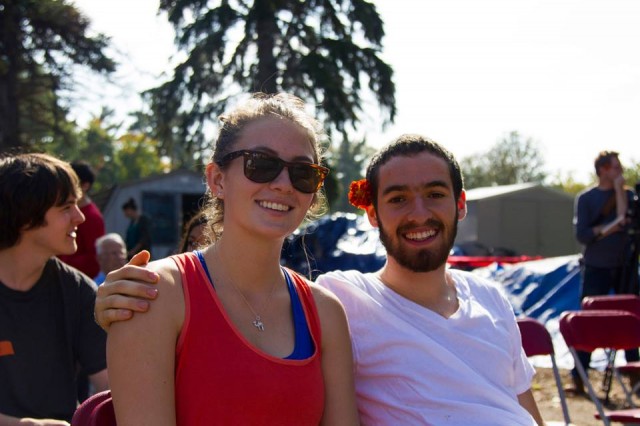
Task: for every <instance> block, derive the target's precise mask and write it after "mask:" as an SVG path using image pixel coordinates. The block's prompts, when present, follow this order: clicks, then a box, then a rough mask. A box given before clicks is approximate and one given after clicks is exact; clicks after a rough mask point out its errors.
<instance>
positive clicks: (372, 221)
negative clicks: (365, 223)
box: [367, 204, 378, 228]
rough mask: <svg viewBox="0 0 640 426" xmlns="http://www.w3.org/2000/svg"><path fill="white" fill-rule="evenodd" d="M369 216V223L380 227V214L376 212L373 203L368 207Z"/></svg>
mask: <svg viewBox="0 0 640 426" xmlns="http://www.w3.org/2000/svg"><path fill="white" fill-rule="evenodd" d="M367 217H368V218H369V223H370V224H371V226H373V227H374V228H377V227H378V215H377V213H376V209H375V207H373V204H371V205H370V206H369V207H367Z"/></svg>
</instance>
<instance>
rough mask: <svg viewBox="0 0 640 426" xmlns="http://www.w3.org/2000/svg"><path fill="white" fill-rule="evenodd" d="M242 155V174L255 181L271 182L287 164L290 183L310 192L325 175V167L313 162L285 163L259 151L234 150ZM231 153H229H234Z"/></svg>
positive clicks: (316, 187)
mask: <svg viewBox="0 0 640 426" xmlns="http://www.w3.org/2000/svg"><path fill="white" fill-rule="evenodd" d="M236 152H237V153H238V154H239V155H242V156H243V157H244V175H245V176H246V177H247V179H249V180H251V181H253V182H256V183H267V182H271V181H273V180H274V179H276V178H277V177H278V175H279V174H280V173H281V172H282V169H283V168H284V167H285V165H286V166H287V170H288V171H289V179H290V180H291V185H293V187H294V188H295V189H297V190H298V191H300V192H304V193H306V194H312V193H314V192H316V191H317V190H318V189H320V185H322V181H323V180H324V178H325V176H326V169H324V168H321V167H318V166H317V165H315V164H306V163H287V162H285V161H283V160H281V159H280V158H278V157H273V156H271V155H268V154H263V153H261V152H252V151H236ZM234 154H235V153H231V154H230V155H234Z"/></svg>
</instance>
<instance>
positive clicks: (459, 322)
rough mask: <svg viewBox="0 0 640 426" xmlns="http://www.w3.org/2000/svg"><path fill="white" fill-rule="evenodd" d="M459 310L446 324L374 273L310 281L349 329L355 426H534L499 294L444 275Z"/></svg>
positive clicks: (511, 326)
mask: <svg viewBox="0 0 640 426" xmlns="http://www.w3.org/2000/svg"><path fill="white" fill-rule="evenodd" d="M450 272H451V275H452V277H453V279H454V282H455V285H456V290H457V292H458V301H459V305H460V307H459V309H458V311H457V312H456V313H455V314H454V315H452V316H451V317H450V318H448V319H446V318H444V317H442V316H440V315H438V314H436V313H435V312H433V311H430V310H429V309H426V308H424V307H422V306H420V305H418V304H416V303H414V302H411V301H410V300H408V299H405V298H404V297H402V296H400V295H399V294H397V293H396V292H394V291H393V290H391V289H390V288H388V287H386V286H385V285H384V284H383V283H382V282H381V281H380V280H379V279H378V278H377V277H376V276H375V275H374V274H362V273H360V272H358V271H345V272H342V271H336V272H330V273H328V274H325V275H321V276H320V277H318V279H317V280H316V283H317V284H318V285H321V286H323V287H325V288H327V289H329V290H331V291H332V292H333V293H334V294H336V295H337V296H338V298H339V299H340V300H341V301H342V304H343V305H344V307H345V310H346V313H347V318H348V321H349V328H350V330H351V335H352V342H353V351H354V360H355V381H356V392H357V396H358V410H359V412H360V421H361V422H362V424H363V425H388V426H391V425H435V426H442V425H447V426H449V425H459V426H470V425H474V426H476V425H487V426H488V425H491V426H500V425H504V426H516V425H526V426H532V425H535V424H536V423H535V421H534V419H533V418H532V417H531V415H529V413H528V412H527V411H526V410H525V409H524V408H522V407H521V406H520V404H519V403H518V399H517V395H519V394H521V393H523V392H525V391H527V390H528V389H529V388H530V387H531V378H532V377H533V375H534V374H535V371H534V369H533V367H532V366H531V364H530V363H529V361H528V359H527V357H526V355H525V353H524V351H523V350H522V344H521V340H520V332H519V329H518V326H517V323H516V319H515V316H514V313H513V310H512V308H511V305H510V304H509V302H508V301H507V299H506V297H505V296H504V294H503V293H502V291H501V289H500V288H499V287H498V286H497V285H496V284H494V283H492V282H490V281H487V280H484V279H482V278H480V277H477V276H474V275H473V274H471V273H468V272H463V271H456V270H451V271H450Z"/></svg>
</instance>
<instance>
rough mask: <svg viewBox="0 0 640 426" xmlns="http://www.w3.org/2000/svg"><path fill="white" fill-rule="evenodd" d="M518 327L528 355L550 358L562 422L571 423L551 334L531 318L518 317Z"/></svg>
mask: <svg viewBox="0 0 640 426" xmlns="http://www.w3.org/2000/svg"><path fill="white" fill-rule="evenodd" d="M518 327H520V335H521V336H522V347H523V348H524V352H525V353H526V354H527V356H528V357H530V356H535V355H548V356H549V357H550V358H551V367H552V370H553V376H554V377H555V379H556V386H557V387H558V395H559V396H560V404H561V406H562V415H563V417H564V424H565V425H567V426H568V425H569V424H571V419H570V418H569V408H568V407H567V399H566V397H565V394H564V389H563V388H562V380H561V379H560V372H559V371H558V365H557V364H556V356H555V351H554V349H553V341H552V339H551V334H549V331H548V330H547V329H546V328H545V326H544V325H542V323H540V322H539V321H537V320H535V319H533V318H518Z"/></svg>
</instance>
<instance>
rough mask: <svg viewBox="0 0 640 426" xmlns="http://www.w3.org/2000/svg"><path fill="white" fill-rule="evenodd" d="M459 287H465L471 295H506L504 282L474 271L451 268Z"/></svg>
mask: <svg viewBox="0 0 640 426" xmlns="http://www.w3.org/2000/svg"><path fill="white" fill-rule="evenodd" d="M449 272H450V273H451V275H452V277H453V279H454V281H455V282H456V285H457V287H458V289H463V290H464V291H467V292H468V293H469V294H471V295H475V296H481V295H483V294H484V295H487V296H492V297H500V298H503V297H506V295H505V291H504V288H503V287H502V284H500V283H498V282H497V281H494V280H491V279H489V278H485V277H482V276H480V275H478V274H477V273H474V272H468V271H461V270H458V269H450V270H449Z"/></svg>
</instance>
